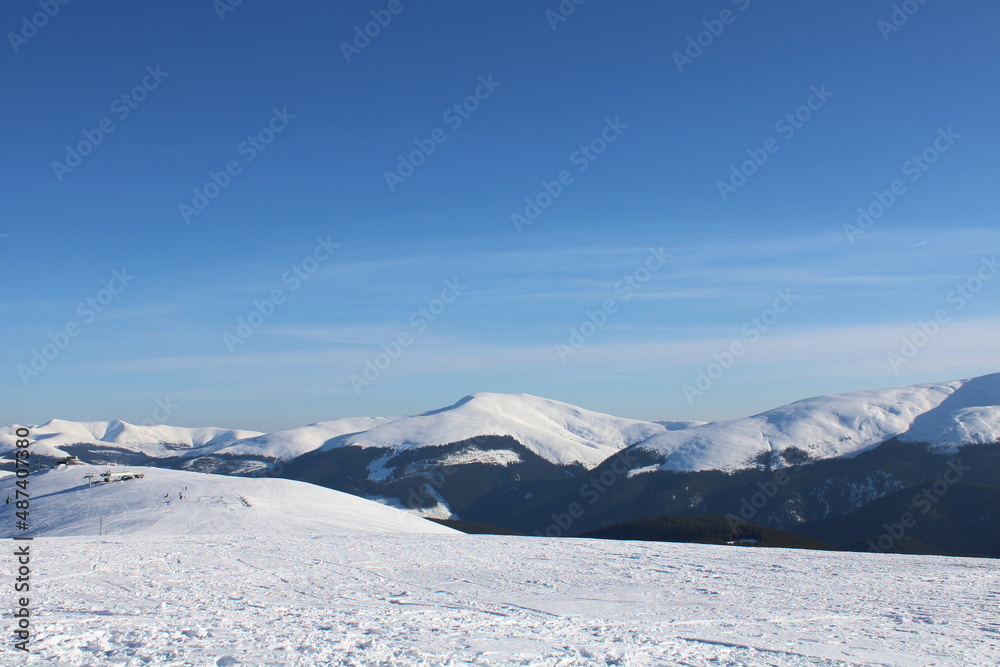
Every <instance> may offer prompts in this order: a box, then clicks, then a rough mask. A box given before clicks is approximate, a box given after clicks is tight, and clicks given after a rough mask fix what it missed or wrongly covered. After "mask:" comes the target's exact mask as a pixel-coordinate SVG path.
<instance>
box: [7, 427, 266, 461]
mask: <svg viewBox="0 0 1000 667" xmlns="http://www.w3.org/2000/svg"><path fill="white" fill-rule="evenodd" d="M15 429H16V427H15V426H5V427H2V428H0V453H6V452H9V451H10V450H12V449H13V448H14V441H15V440H16V439H17V438H16V436H15V434H14V432H15ZM30 429H31V440H32V450H31V451H32V453H33V454H36V455H39V456H47V457H53V458H57V457H58V458H61V457H65V456H67V454H68V453H69V452H67V451H66V450H65V446H66V445H75V444H81V443H83V444H91V445H98V446H105V445H107V446H112V447H114V448H115V449H120V450H123V451H128V452H136V453H142V454H146V455H148V456H150V457H152V458H166V457H171V456H177V455H179V454H185V453H191V452H201V451H211V450H213V449H218V448H221V447H225V446H227V445H231V444H233V443H234V442H238V441H241V440H245V439H247V438H252V437H255V436H259V435H263V434H262V433H260V432H259V431H243V430H230V429H222V428H213V427H205V428H183V427H179V426H165V425H155V426H137V425H135V424H129V423H126V422H123V421H119V420H117V419H116V420H113V421H95V422H72V421H65V420H63V419H51V420H49V421H47V422H45V423H44V424H40V425H38V426H31V427H30Z"/></svg>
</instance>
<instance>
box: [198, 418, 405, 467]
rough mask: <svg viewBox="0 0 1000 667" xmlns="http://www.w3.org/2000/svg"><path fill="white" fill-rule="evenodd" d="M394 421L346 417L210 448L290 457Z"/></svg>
mask: <svg viewBox="0 0 1000 667" xmlns="http://www.w3.org/2000/svg"><path fill="white" fill-rule="evenodd" d="M391 421H393V418H391V417H345V418H343V419H335V420H332V421H326V422H319V423H316V424H310V425H308V426H298V427H296V428H289V429H283V430H281V431H274V432H272V433H266V434H262V435H259V436H256V437H252V438H247V439H245V440H240V441H239V442H236V443H227V444H225V445H223V446H221V447H218V448H210V449H211V453H213V454H230V455H235V456H246V455H260V456H269V457H272V458H279V459H285V460H287V459H292V458H295V457H296V456H301V455H302V454H305V453H307V452H311V451H313V450H316V449H320V448H321V447H323V446H324V445H326V443H327V442H329V441H330V440H333V439H334V438H340V437H342V436H345V435H349V434H353V433H359V432H363V431H368V430H370V429H373V428H377V427H378V426H381V425H382V424H385V423H388V422H391ZM206 453H207V452H206Z"/></svg>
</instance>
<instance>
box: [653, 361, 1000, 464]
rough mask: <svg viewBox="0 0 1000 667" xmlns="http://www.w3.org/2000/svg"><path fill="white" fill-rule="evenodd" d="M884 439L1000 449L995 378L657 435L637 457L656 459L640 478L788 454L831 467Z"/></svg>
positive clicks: (886, 392) (810, 404)
mask: <svg viewBox="0 0 1000 667" xmlns="http://www.w3.org/2000/svg"><path fill="white" fill-rule="evenodd" d="M890 438H898V439H899V440H902V441H906V442H928V443H933V444H937V445H943V446H951V447H955V446H959V445H964V444H974V443H994V442H1000V373H996V374H992V375H985V376H982V377H978V378H972V379H967V380H955V381H952V382H941V383H933V384H922V385H915V386H911V387H899V388H890V389H877V390H874V391H859V392H852V393H848V394H839V395H834V396H819V397H815V398H807V399H805V400H801V401H796V402H795V403H791V404H789V405H785V406H782V407H780V408H775V409H773V410H768V411H767V412H763V413H761V414H759V415H754V416H752V417H746V418H743V419H733V420H729V421H721V422H711V423H708V424H703V425H701V426H694V427H691V428H687V429H683V430H680V431H672V432H669V433H661V434H658V435H655V436H653V437H651V438H650V439H649V440H647V441H645V442H643V443H641V444H640V445H638V446H637V449H640V450H644V451H647V452H652V453H654V454H656V455H658V456H660V457H662V464H660V465H656V466H649V465H646V466H645V467H644V468H643V470H655V469H662V470H676V471H680V470H713V469H714V470H735V469H740V468H746V467H749V466H750V465H752V462H753V461H754V460H755V459H757V458H758V457H760V456H761V455H764V456H770V455H774V457H775V458H774V459H773V463H775V464H777V465H782V464H789V463H793V462H795V461H796V460H799V459H800V458H801V457H800V456H793V455H792V454H793V453H794V454H795V455H800V454H801V453H802V452H804V453H805V454H807V455H808V457H809V459H810V460H816V459H831V458H837V457H840V456H849V455H852V454H856V453H858V452H860V451H863V450H866V449H869V448H871V447H874V446H876V445H879V444H881V443H883V442H885V441H886V440H889V439H890ZM789 450H791V452H789ZM782 454H789V456H786V457H784V458H783V457H782V456H781V455H782Z"/></svg>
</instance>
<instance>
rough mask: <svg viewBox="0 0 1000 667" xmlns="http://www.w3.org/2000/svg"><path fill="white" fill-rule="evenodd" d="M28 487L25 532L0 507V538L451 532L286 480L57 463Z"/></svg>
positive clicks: (5, 491)
mask: <svg viewBox="0 0 1000 667" xmlns="http://www.w3.org/2000/svg"><path fill="white" fill-rule="evenodd" d="M106 470H113V471H115V472H123V471H129V472H131V473H133V474H134V473H138V474H142V475H144V477H143V478H142V479H130V480H126V481H119V482H110V483H105V482H103V481H101V480H100V477H99V476H100V474H101V473H103V472H104V471H106ZM85 475H94V478H91V479H90V480H88V479H86V478H85ZM92 481H93V482H94V483H93V486H91V482H92ZM14 483H15V478H14V477H5V478H3V479H0V494H2V496H4V497H7V496H12V497H13V496H14V495H15V494H14ZM29 489H30V493H31V513H30V518H31V526H32V528H31V530H30V531H29V532H28V533H22V532H19V531H15V527H14V517H13V513H14V506H13V505H6V506H0V507H3V509H0V537H5V538H7V537H12V536H13V535H15V534H17V535H29V536H32V535H41V536H46V537H49V536H70V535H75V536H79V535H134V536H155V535H184V534H201V535H220V534H230V533H241V534H250V535H267V534H284V533H301V534H310V535H311V534H319V535H331V534H338V533H345V532H346V533H359V532H391V533H397V532H399V533H405V532H419V533H452V532H454V531H452V530H451V529H450V528H445V527H443V526H440V525H438V524H435V523H431V522H429V521H425V520H423V519H421V518H419V517H415V516H413V515H411V514H407V513H406V512H402V511H399V510H396V509H393V508H391V507H386V506H384V505H380V504H378V503H375V502H372V501H369V500H365V499H363V498H358V497H357V496H352V495H349V494H346V493H340V492H339V491H333V490H332V489H325V488H323V487H319V486H314V485H312V484H307V483H305V482H296V481H292V480H285V479H251V478H246V477H227V476H222V475H208V474H203V473H196V472H186V471H178V470H166V469H162V468H143V467H130V468H121V467H117V466H100V467H99V466H68V467H67V466H60V467H59V468H58V469H50V470H46V471H44V472H37V473H32V474H31V477H30V482H29Z"/></svg>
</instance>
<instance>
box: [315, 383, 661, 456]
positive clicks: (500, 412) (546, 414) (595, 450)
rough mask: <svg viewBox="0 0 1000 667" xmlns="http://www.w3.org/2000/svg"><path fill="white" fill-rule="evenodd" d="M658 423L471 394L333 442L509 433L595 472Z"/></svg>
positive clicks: (380, 443)
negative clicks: (444, 405) (449, 403)
mask: <svg viewBox="0 0 1000 667" xmlns="http://www.w3.org/2000/svg"><path fill="white" fill-rule="evenodd" d="M663 432H666V427H665V426H663V425H662V424H657V423H652V422H643V421H637V420H634V419H624V418H621V417H613V416H611V415H606V414H602V413H600V412H592V411H590V410H584V409H583V408H578V407H576V406H573V405H569V404H567V403H560V402H559V401H553V400H549V399H546V398H539V397H537V396H530V395H528V394H488V393H484V394H473V395H471V396H466V397H465V398H463V399H462V400H460V401H459V402H457V403H455V404H454V405H450V406H448V407H446V408H442V409H440V410H432V411H430V412H424V413H422V414H419V415H414V416H411V417H402V418H400V419H395V420H391V421H388V422H386V423H384V424H381V425H379V426H376V427H375V428H372V429H370V430H368V431H364V432H359V433H353V434H349V435H344V436H341V437H338V438H335V439H333V440H331V441H330V442H328V443H327V444H326V445H325V446H324V448H325V449H332V448H334V447H340V446H344V445H353V446H359V447H390V448H393V449H397V450H398V449H403V448H406V449H409V448H415V447H424V446H427V445H443V444H447V443H450V442H457V441H459V440H467V439H470V438H475V437H476V436H481V435H509V436H511V437H513V438H514V439H515V440H517V441H518V442H520V443H521V444H523V445H524V446H525V447H527V448H528V449H529V450H531V451H532V452H534V453H535V454H538V455H539V456H541V457H542V458H544V459H546V460H547V461H550V462H552V463H555V464H557V465H570V464H575V463H579V464H583V465H584V466H586V467H587V468H593V467H594V466H596V465H598V464H599V463H601V462H602V461H604V460H605V459H607V458H608V457H609V456H611V455H612V454H614V453H615V452H617V451H619V450H620V449H623V448H625V447H628V446H629V445H632V444H635V443H637V442H642V441H643V440H646V439H647V438H649V437H650V436H652V435H655V434H657V433H663Z"/></svg>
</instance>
